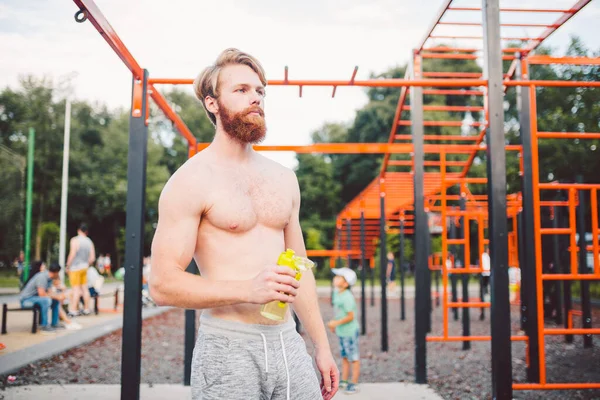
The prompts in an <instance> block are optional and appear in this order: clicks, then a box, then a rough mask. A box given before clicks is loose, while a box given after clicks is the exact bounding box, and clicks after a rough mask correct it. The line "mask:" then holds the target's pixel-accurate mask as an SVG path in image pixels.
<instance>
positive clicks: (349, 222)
mask: <svg viewBox="0 0 600 400" xmlns="http://www.w3.org/2000/svg"><path fill="white" fill-rule="evenodd" d="M346 232H347V233H348V237H347V238H346V250H348V251H350V250H352V220H351V219H350V218H348V219H347V220H346ZM348 268H352V256H351V255H350V254H348Z"/></svg>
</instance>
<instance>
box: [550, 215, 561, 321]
mask: <svg viewBox="0 0 600 400" xmlns="http://www.w3.org/2000/svg"><path fill="white" fill-rule="evenodd" d="M559 212H560V210H559V209H558V207H552V215H553V216H554V218H553V219H552V227H553V228H555V229H556V228H558V227H559V225H560V224H559V223H558V218H559V217H558V213H559ZM558 239H559V238H558V235H552V241H553V246H554V271H553V272H554V273H555V274H560V271H561V270H562V268H561V266H560V264H561V263H560V250H559V247H560V243H559V240H558ZM554 298H555V301H554V305H555V306H556V317H555V319H554V320H555V322H556V323H557V324H562V323H563V320H562V308H563V305H562V299H563V296H562V282H561V281H556V282H555V287H554Z"/></svg>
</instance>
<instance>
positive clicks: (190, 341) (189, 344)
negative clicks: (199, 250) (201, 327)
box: [183, 259, 198, 386]
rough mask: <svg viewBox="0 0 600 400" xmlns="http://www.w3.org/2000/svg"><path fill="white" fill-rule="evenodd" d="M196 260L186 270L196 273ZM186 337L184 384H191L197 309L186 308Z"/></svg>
mask: <svg viewBox="0 0 600 400" xmlns="http://www.w3.org/2000/svg"><path fill="white" fill-rule="evenodd" d="M197 271H198V269H197V268H196V262H195V261H194V259H192V262H190V265H188V267H187V269H186V272H188V273H190V274H196V273H197ZM184 337H185V339H184V349H183V360H184V362H183V385H184V386H190V382H191V377H192V356H193V354H194V345H195V344H196V310H185V336H184Z"/></svg>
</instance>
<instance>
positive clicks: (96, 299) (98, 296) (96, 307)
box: [93, 288, 119, 315]
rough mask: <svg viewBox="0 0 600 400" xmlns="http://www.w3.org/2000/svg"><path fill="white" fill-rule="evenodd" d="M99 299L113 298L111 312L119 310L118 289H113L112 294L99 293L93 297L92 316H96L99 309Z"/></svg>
mask: <svg viewBox="0 0 600 400" xmlns="http://www.w3.org/2000/svg"><path fill="white" fill-rule="evenodd" d="M101 297H114V298H115V308H114V310H113V311H117V309H118V308H119V288H117V289H115V292H114V293H110V292H109V293H100V294H97V295H95V296H93V299H94V314H96V315H98V313H99V312H100V309H99V308H98V303H99V302H100V298H101Z"/></svg>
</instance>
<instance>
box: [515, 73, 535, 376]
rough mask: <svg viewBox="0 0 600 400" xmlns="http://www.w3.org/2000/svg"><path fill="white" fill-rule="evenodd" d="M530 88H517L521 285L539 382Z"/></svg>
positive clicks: (532, 365)
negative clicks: (521, 193) (522, 251)
mask: <svg viewBox="0 0 600 400" xmlns="http://www.w3.org/2000/svg"><path fill="white" fill-rule="evenodd" d="M516 73H517V79H523V73H522V71H521V63H520V62H517V71H516ZM530 101H531V99H530V98H529V90H528V88H521V87H518V88H517V108H518V110H519V126H520V131H521V132H520V133H521V134H520V137H521V144H522V145H523V249H524V253H525V254H524V258H523V260H524V261H525V262H524V263H523V264H522V265H521V285H522V288H523V291H522V293H523V294H524V296H523V297H522V298H521V309H522V310H523V315H524V316H523V318H524V322H525V334H526V335H527V337H528V339H529V346H527V349H528V350H529V368H527V380H528V381H529V382H535V383H539V381H540V362H539V339H538V312H537V307H536V304H537V290H538V287H537V280H536V259H535V234H536V233H535V225H534V213H535V212H539V210H534V208H533V153H532V149H531V145H532V143H531V140H532V139H531V126H530V124H531V118H537V116H536V115H529V108H530V107H529V103H530Z"/></svg>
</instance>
